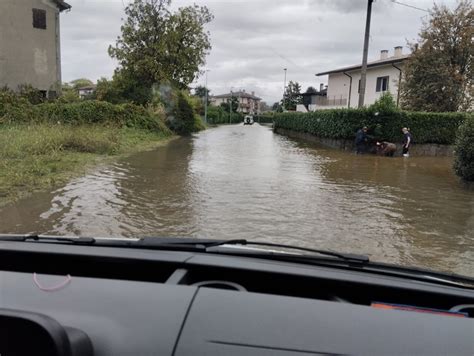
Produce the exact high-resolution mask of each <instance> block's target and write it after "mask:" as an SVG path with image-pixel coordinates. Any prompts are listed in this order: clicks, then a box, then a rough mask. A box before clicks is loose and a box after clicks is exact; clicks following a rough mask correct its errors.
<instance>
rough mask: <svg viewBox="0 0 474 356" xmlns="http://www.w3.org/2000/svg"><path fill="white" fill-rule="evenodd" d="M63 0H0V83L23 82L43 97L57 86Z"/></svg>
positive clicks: (14, 85) (53, 92) (51, 94)
mask: <svg viewBox="0 0 474 356" xmlns="http://www.w3.org/2000/svg"><path fill="white" fill-rule="evenodd" d="M69 9H71V6H70V5H69V4H67V3H66V2H64V1H63V0H20V1H19V0H1V1H0V34H1V35H0V87H4V86H6V87H8V88H10V89H12V90H17V89H18V88H19V86H21V85H23V84H30V85H32V86H33V87H34V88H36V89H39V90H40V91H41V93H42V95H43V96H44V97H45V98H46V97H47V98H54V97H56V96H57V95H58V94H59V92H60V90H61V46H60V14H61V12H63V11H65V10H69Z"/></svg>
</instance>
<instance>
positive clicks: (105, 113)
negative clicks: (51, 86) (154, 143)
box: [0, 91, 170, 134]
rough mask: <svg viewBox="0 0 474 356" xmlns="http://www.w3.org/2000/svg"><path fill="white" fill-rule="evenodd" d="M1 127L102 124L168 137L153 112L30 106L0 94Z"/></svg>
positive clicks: (103, 105)
mask: <svg viewBox="0 0 474 356" xmlns="http://www.w3.org/2000/svg"><path fill="white" fill-rule="evenodd" d="M0 123H6V124H16V123H25V124H39V123H54V124H68V125H83V124H86V125H88V124H101V125H109V126H117V127H131V128H137V129H146V130H151V131H157V132H163V133H166V134H169V133H170V131H169V129H168V128H167V127H166V125H165V124H164V115H163V113H162V112H153V111H152V110H147V109H146V108H144V107H142V106H137V105H133V104H121V105H114V104H111V103H108V102H104V101H95V100H87V101H80V102H74V103H64V102H62V101H60V100H57V101H55V102H50V103H43V104H39V105H31V104H30V103H29V102H28V101H27V100H25V99H22V98H18V97H16V96H13V97H12V96H11V94H9V93H5V92H1V91H0Z"/></svg>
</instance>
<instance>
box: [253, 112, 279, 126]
mask: <svg viewBox="0 0 474 356" xmlns="http://www.w3.org/2000/svg"><path fill="white" fill-rule="evenodd" d="M254 120H255V122H258V123H260V124H272V123H273V121H274V120H275V113H273V112H269V113H263V114H260V115H256V116H255V117H254Z"/></svg>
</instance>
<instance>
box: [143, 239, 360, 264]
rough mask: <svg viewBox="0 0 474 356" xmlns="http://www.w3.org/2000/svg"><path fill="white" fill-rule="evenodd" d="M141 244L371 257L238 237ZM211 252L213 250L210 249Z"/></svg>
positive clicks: (353, 258) (352, 259)
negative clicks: (230, 247) (285, 250)
mask: <svg viewBox="0 0 474 356" xmlns="http://www.w3.org/2000/svg"><path fill="white" fill-rule="evenodd" d="M139 244H140V245H141V246H146V247H155V246H157V247H167V248H172V247H180V246H193V247H194V248H197V249H200V250H204V251H208V249H210V248H213V247H219V246H226V245H242V246H266V247H276V248H284V249H291V250H297V251H305V252H311V253H315V254H319V255H324V256H331V257H336V258H338V259H342V260H345V261H348V262H357V263H368V262H369V257H368V256H364V255H357V254H352V253H341V252H334V251H328V250H318V249H311V248H306V247H300V246H292V245H284V244H275V243H270V242H259V241H248V240H245V239H236V240H191V241H190V240H189V239H188V240H187V241H179V239H176V240H174V241H172V242H171V243H163V242H162V243H160V242H158V241H156V238H153V237H148V238H144V239H142V240H140V242H139ZM210 252H211V251H210ZM278 252H284V251H278ZM305 256H306V257H313V256H310V255H305Z"/></svg>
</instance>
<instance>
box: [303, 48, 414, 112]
mask: <svg viewBox="0 0 474 356" xmlns="http://www.w3.org/2000/svg"><path fill="white" fill-rule="evenodd" d="M409 57H410V55H409V54H403V52H402V47H401V46H397V47H395V48H394V52H393V55H392V56H389V52H388V50H382V51H381V52H380V58H379V59H378V60H375V61H372V62H369V63H368V64H367V83H366V88H365V103H364V104H365V105H371V104H373V103H374V102H375V101H376V100H377V99H378V98H379V97H380V96H381V95H382V94H383V93H384V92H390V93H391V94H392V95H393V97H394V99H395V101H396V102H397V103H398V102H399V97H400V92H399V88H400V82H401V80H402V75H403V64H404V61H405V60H406V59H407V58H409ZM361 68H362V66H361V65H360V64H358V65H353V66H348V67H344V68H338V69H332V70H328V71H325V72H321V73H318V74H317V76H326V75H328V76H329V77H328V88H327V96H326V97H325V98H315V99H314V100H315V102H314V104H313V105H312V106H311V109H310V110H321V109H331V108H342V107H351V108H356V107H357V106H358V102H359V87H360V77H361ZM300 109H301V110H300V111H303V108H302V107H301V106H300Z"/></svg>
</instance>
